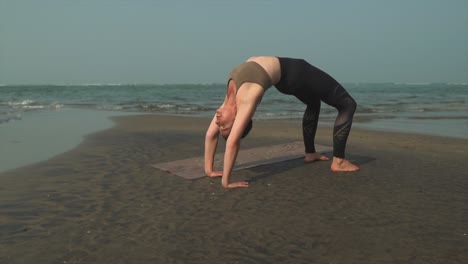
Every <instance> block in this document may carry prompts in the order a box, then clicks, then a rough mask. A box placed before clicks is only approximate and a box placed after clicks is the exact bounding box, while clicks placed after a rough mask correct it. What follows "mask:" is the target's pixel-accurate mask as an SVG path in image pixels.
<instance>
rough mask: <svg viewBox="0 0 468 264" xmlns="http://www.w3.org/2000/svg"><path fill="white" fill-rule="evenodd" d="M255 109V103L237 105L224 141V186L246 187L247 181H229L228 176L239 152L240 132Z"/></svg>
mask: <svg viewBox="0 0 468 264" xmlns="http://www.w3.org/2000/svg"><path fill="white" fill-rule="evenodd" d="M255 109H256V104H255V103H248V104H245V103H244V104H243V105H242V106H241V107H239V106H238V110H237V115H236V120H235V121H234V125H233V126H232V130H231V133H230V134H229V137H228V139H227V142H226V151H225V153H224V168H223V178H222V181H221V183H222V185H223V187H224V188H236V187H248V186H249V183H248V182H245V181H244V182H233V183H229V178H230V176H231V173H232V169H233V168H234V162H235V160H236V158H237V153H238V152H239V146H240V141H241V136H242V133H243V132H244V129H245V128H246V127H247V124H248V123H249V121H250V119H251V118H252V116H253V114H254V112H255Z"/></svg>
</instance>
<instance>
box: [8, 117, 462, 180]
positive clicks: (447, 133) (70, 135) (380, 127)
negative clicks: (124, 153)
mask: <svg viewBox="0 0 468 264" xmlns="http://www.w3.org/2000/svg"><path fill="white" fill-rule="evenodd" d="M63 112H65V113H63ZM60 114H62V115H63V114H68V115H67V116H60ZM35 115H36V116H35V117H33V118H32V120H31V119H27V120H22V121H21V122H19V123H12V124H7V125H10V127H11V126H16V127H20V128H21V129H18V128H16V129H9V127H6V128H7V130H5V128H4V132H5V131H6V134H4V135H3V141H0V146H2V145H3V147H1V148H0V149H3V152H4V153H2V152H1V151H0V154H2V155H1V156H3V157H5V158H6V159H5V158H4V159H3V160H2V163H0V175H1V173H2V172H7V171H9V170H13V169H17V168H21V167H23V166H30V165H33V164H35V163H39V162H41V161H46V160H48V159H50V158H53V157H54V156H57V155H61V154H63V153H64V152H66V151H70V150H72V149H74V148H76V147H78V146H79V145H80V144H81V143H82V142H83V141H84V140H85V138H86V137H87V136H89V135H92V134H93V133H99V132H100V131H102V130H106V129H111V128H112V127H113V126H116V123H115V121H114V120H113V118H115V117H117V118H118V117H120V116H122V117H124V116H140V115H142V116H146V115H149V116H151V115H155V116H161V117H165V118H189V119H190V118H194V119H196V120H208V119H209V118H207V117H201V116H190V115H187V116H184V115H168V114H158V113H138V112H128V113H127V112H116V111H102V110H86V109H68V108H67V109H61V110H60V111H46V112H44V113H40V114H39V115H42V117H39V119H38V120H36V119H37V113H36V114H35ZM90 116H92V119H89V117H90ZM463 118H464V117H452V118H449V119H446V118H442V117H426V118H423V117H421V118H417V119H418V121H419V122H421V121H422V122H424V121H428V120H429V122H426V124H420V125H418V126H415V125H414V124H415V123H414V122H411V120H404V122H406V124H405V123H404V122H401V121H402V119H398V118H391V119H389V120H387V119H382V118H381V119H377V120H372V119H371V120H369V117H366V116H356V117H355V121H354V122H353V128H352V130H351V134H352V133H353V131H354V130H365V131H374V132H380V133H382V132H393V133H401V134H411V135H420V136H434V137H441V138H453V139H468V134H466V135H465V134H463V129H458V130H457V129H455V128H451V129H448V130H447V129H446V128H447V127H446V126H440V125H439V124H431V122H430V121H431V120H441V119H443V120H442V121H444V120H445V121H447V122H451V123H452V124H451V125H452V126H458V125H459V124H458V123H455V122H457V121H458V120H464V119H463ZM69 119H76V120H77V121H78V122H79V123H83V122H86V123H83V125H82V126H81V127H80V128H79V129H76V128H77V126H75V125H74V124H73V123H71V122H70V121H68V120H69ZM395 120H397V121H398V120H399V121H400V124H396V125H395ZM257 122H259V123H261V122H286V123H288V124H291V123H292V124H295V125H297V124H299V125H300V123H301V122H302V119H301V118H272V119H255V118H254V124H255V123H257ZM333 122H334V119H333V118H330V117H328V116H327V117H325V118H322V120H321V121H320V120H319V125H318V126H319V128H320V127H325V128H332V127H333ZM392 122H393V123H392ZM64 123H65V125H63V124H64ZM466 125H467V126H468V122H466ZM3 126H5V124H4V125H3ZM83 126H84V127H87V128H85V129H83ZM41 127H42V129H46V130H45V131H41V129H39V130H38V128H41ZM64 128H66V129H67V130H66V131H64V132H63V131H60V130H63V129H64ZM424 128H429V131H428V132H422V130H423V129H424ZM202 130H203V132H205V130H206V128H202ZM15 131H16V132H15ZM58 131H60V132H61V133H60V137H59V138H60V140H56V139H57V138H56V137H54V136H53V135H54V134H55V133H57V132H58ZM435 131H437V132H435ZM38 132H40V133H39V134H38ZM48 134H49V135H48ZM51 135H52V136H51ZM38 137H39V138H40V140H38V139H37V138H38ZM299 140H301V139H299ZM46 145H47V147H46ZM31 146H37V147H36V148H31ZM7 150H8V151H7ZM5 151H7V152H5ZM44 151H46V152H44Z"/></svg>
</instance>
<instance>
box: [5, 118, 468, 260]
mask: <svg viewBox="0 0 468 264" xmlns="http://www.w3.org/2000/svg"><path fill="white" fill-rule="evenodd" d="M114 120H116V122H117V123H116V126H115V127H113V128H112V129H108V130H105V131H102V132H99V133H96V134H93V135H91V136H88V137H87V138H86V139H85V141H84V142H83V143H82V144H80V145H79V146H78V147H77V148H75V149H73V150H71V151H68V152H66V153H63V154H61V155H59V156H56V157H54V158H52V159H50V160H48V161H45V162H41V163H37V164H34V165H31V166H27V167H23V168H20V169H16V170H12V171H8V172H5V173H1V174H0V263H2V264H3V263H467V262H468V250H467V249H468V206H467V204H468V191H467V190H468V162H467V161H468V140H466V139H454V138H443V137H434V136H424V135H414V134H402V133H388V132H379V131H368V130H359V129H353V130H352V132H351V136H350V138H349V140H348V148H347V152H348V157H349V158H350V159H351V160H352V161H354V162H356V163H357V164H359V165H360V166H361V171H359V172H355V173H342V174H335V173H332V172H330V170H329V166H330V163H329V162H318V163H313V164H307V165H306V164H304V163H303V162H302V160H300V159H298V160H293V161H288V162H282V163H277V164H273V165H268V166H262V167H257V168H253V169H247V170H243V171H238V172H235V174H234V175H233V176H232V179H233V180H244V179H246V180H250V181H251V184H250V187H249V188H245V189H233V190H226V189H222V188H221V185H220V179H213V178H207V177H205V178H202V179H199V180H194V181H190V180H185V179H183V178H180V177H177V176H173V175H171V174H168V173H166V172H163V171H160V170H157V169H154V168H152V167H150V166H149V164H150V163H155V162H165V161H172V160H177V159H184V158H191V157H195V156H200V155H202V154H203V139H204V132H205V130H206V128H207V126H208V123H209V120H208V119H197V118H182V117H167V116H156V115H141V116H124V117H117V118H114ZM301 137H302V136H301V126H300V121H298V120H283V121H279V120H278V121H256V122H254V129H253V130H252V132H251V134H250V135H249V137H247V138H246V139H245V140H244V141H243V142H242V147H241V149H242V148H249V147H259V146H267V145H269V144H277V143H286V142H292V141H296V140H301ZM316 142H317V143H319V144H323V145H330V144H331V128H329V127H320V128H319V131H318V135H317V140H316ZM223 143H224V142H223V140H220V144H219V146H218V149H219V150H220V151H222V150H223V148H224V146H223ZM327 155H330V153H327Z"/></svg>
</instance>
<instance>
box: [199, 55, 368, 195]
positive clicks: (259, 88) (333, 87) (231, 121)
mask: <svg viewBox="0 0 468 264" xmlns="http://www.w3.org/2000/svg"><path fill="white" fill-rule="evenodd" d="M273 85H274V86H275V87H276V89H278V90H279V91H280V92H281V93H284V94H289V95H294V96H295V97H297V98H298V99H299V100H300V101H302V102H303V103H304V104H306V105H307V108H306V110H305V112H304V117H303V120H302V127H303V136H304V146H305V158H304V160H305V162H313V161H317V160H329V159H328V158H327V157H326V156H323V155H321V154H320V153H318V152H316V151H315V144H314V140H315V133H316V131H317V123H318V117H319V113H320V102H321V101H323V102H325V103H326V104H328V105H330V106H333V107H335V108H336V109H337V110H338V116H337V118H336V121H335V125H334V128H333V161H332V164H331V170H332V171H334V172H343V171H357V170H359V167H358V166H356V165H354V164H352V163H351V162H349V161H348V160H346V159H345V148H346V141H347V139H348V135H349V132H350V130H351V124H352V121H353V115H354V112H355V110H356V102H355V101H354V100H353V98H351V96H350V95H349V94H348V92H347V91H346V90H345V89H344V88H343V87H342V86H341V85H340V84H339V83H338V82H337V81H336V80H335V79H333V78H332V77H331V76H330V75H328V74H327V73H325V72H323V71H321V70H320V69H318V68H316V67H314V66H312V65H310V64H309V63H307V62H306V61H305V60H303V59H293V58H282V57H267V56H259V57H252V58H250V59H248V60H247V61H246V62H244V63H242V64H241V65H239V66H237V67H236V68H235V69H234V70H232V71H231V73H230V74H229V79H228V85H227V95H226V98H225V99H224V102H223V104H222V105H221V107H220V108H219V109H218V110H216V114H215V116H214V118H213V120H212V121H211V123H210V126H209V127H208V130H207V132H206V137H205V173H206V175H207V176H210V177H219V176H222V185H223V187H225V188H236V187H248V185H249V183H248V182H233V183H229V177H230V175H231V173H232V169H233V167H234V162H235V160H236V157H237V153H238V152H239V145H240V140H241V138H243V137H245V136H246V135H247V134H248V133H249V131H250V129H251V128H252V116H253V114H254V112H255V109H256V108H257V105H258V104H259V103H260V101H261V99H262V97H263V95H264V94H265V92H266V90H267V89H268V88H269V87H271V86H273ZM219 134H221V135H222V136H223V137H224V138H225V139H226V140H227V141H226V151H225V153H224V168H223V171H213V159H214V155H215V151H216V146H217V144H218V135H219Z"/></svg>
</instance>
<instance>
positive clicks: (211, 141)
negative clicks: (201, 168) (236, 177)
mask: <svg viewBox="0 0 468 264" xmlns="http://www.w3.org/2000/svg"><path fill="white" fill-rule="evenodd" d="M215 122H216V116H215V117H213V120H211V123H210V126H209V127H208V130H207V131H206V135H205V174H206V176H210V177H217V176H221V175H222V172H221V171H213V161H214V156H215V152H216V146H217V145H218V134H219V130H218V126H217V125H216V123H215Z"/></svg>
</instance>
